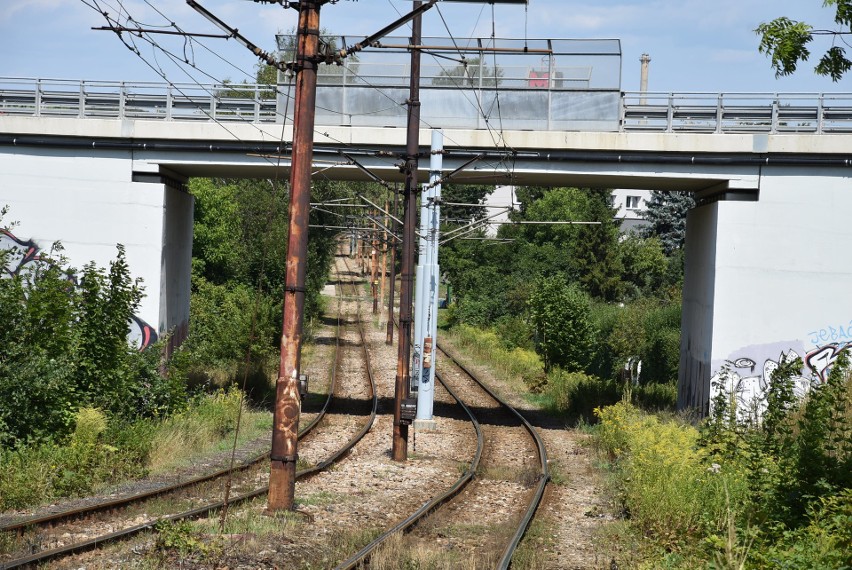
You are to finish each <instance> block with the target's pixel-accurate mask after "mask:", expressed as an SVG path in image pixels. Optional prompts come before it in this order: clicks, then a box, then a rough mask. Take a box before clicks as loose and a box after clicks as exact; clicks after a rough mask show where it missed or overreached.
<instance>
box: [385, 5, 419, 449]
mask: <svg viewBox="0 0 852 570" xmlns="http://www.w3.org/2000/svg"><path fill="white" fill-rule="evenodd" d="M412 4H413V9H414V10H417V9H418V8H420V6H421V5H422V2H421V1H420V0H414V1H413V3H412ZM422 23H423V21H422V17H421V16H420V15H419V14H418V15H417V16H415V18H414V20H412V22H411V44H412V45H413V46H419V45H420V43H421V30H422ZM409 87H410V88H409V96H408V130H407V144H406V147H405V155H406V157H405V195H404V196H403V206H402V207H403V210H404V218H403V222H402V227H403V237H402V284H401V287H400V292H399V343H398V344H399V351H398V357H397V363H396V389H395V390H394V410H393V449H392V453H391V458H392V459H393V460H394V461H405V460H406V459H407V458H408V424H407V423H404V422H403V421H402V400H403V398H405V397H406V396H407V395H408V383H409V376H410V366H411V301H412V297H413V295H412V293H413V289H414V286H413V285H414V237H415V232H414V224H415V220H416V219H417V211H416V210H417V196H416V195H415V191H416V190H417V166H418V161H417V155H418V153H419V151H420V144H419V143H420V50H419V49H418V48H417V47H415V48H413V49H412V50H411V78H410V85H409Z"/></svg>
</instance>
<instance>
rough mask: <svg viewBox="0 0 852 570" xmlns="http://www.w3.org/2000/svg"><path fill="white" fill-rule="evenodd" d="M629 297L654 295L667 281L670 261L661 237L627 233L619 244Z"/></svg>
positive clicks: (624, 279)
mask: <svg viewBox="0 0 852 570" xmlns="http://www.w3.org/2000/svg"><path fill="white" fill-rule="evenodd" d="M618 249H619V252H620V256H621V261H622V264H623V267H624V272H623V277H622V278H623V281H624V284H625V287H626V288H627V289H628V296H629V297H633V298H636V297H640V296H647V295H654V294H656V293H657V292H659V291H660V289H661V288H662V287H663V285H664V284H665V282H666V275H667V272H668V267H669V262H668V260H667V259H666V256H665V253H663V245H662V242H661V241H660V239H659V238H657V237H648V238H643V237H639V236H637V235H635V234H630V235H627V236H626V237H625V238H624V239H623V240H622V241H620V242H619V244H618Z"/></svg>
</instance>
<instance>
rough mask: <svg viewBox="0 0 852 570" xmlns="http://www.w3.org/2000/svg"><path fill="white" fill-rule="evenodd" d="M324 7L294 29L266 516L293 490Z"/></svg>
mask: <svg viewBox="0 0 852 570" xmlns="http://www.w3.org/2000/svg"><path fill="white" fill-rule="evenodd" d="M323 3H324V2H311V1H303V2H300V3H299V26H298V29H297V30H296V33H297V39H296V102H295V109H294V119H293V160H292V166H291V170H290V222H289V237H288V240H287V272H286V277H285V292H284V309H283V311H284V325H283V327H282V333H281V363H280V368H279V371H278V381H277V382H276V386H275V412H274V416H273V425H272V453H271V454H270V472H269V497H268V503H267V507H268V509H269V511H281V510H292V509H293V507H294V499H295V491H296V486H295V484H296V459H297V458H298V445H299V440H298V431H299V413H300V411H301V398H300V397H299V365H300V357H301V349H302V324H303V321H304V308H305V273H306V268H307V253H308V214H309V211H310V202H311V162H312V160H313V150H314V139H313V137H314V109H315V106H316V86H317V60H316V55H317V53H318V47H319V32H320V26H319V12H320V6H321V5H322V4H323Z"/></svg>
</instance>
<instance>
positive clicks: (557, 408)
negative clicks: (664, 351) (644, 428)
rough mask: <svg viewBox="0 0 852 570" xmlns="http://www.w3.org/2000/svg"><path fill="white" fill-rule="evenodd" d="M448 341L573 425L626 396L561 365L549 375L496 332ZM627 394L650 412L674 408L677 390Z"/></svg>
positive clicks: (459, 334) (655, 387)
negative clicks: (520, 386)
mask: <svg viewBox="0 0 852 570" xmlns="http://www.w3.org/2000/svg"><path fill="white" fill-rule="evenodd" d="M449 338H450V340H451V341H452V342H453V344H454V345H455V346H457V347H458V348H459V349H461V350H463V351H464V352H465V354H466V356H469V357H471V358H473V359H474V360H475V361H477V362H479V363H482V364H485V365H486V366H487V367H488V368H490V369H491V371H492V372H494V374H496V375H497V376H498V377H500V378H501V379H502V380H504V381H507V382H508V383H509V385H510V386H513V388H516V387H518V385H523V386H524V387H525V388H526V389H527V390H529V391H530V392H532V393H533V394H534V395H533V394H528V399H530V400H532V401H535V402H536V403H537V404H538V405H540V406H541V407H543V408H545V409H547V410H549V411H551V412H553V413H556V414H562V415H564V416H565V417H566V419H567V420H568V421H569V422H570V423H574V422H576V421H585V422H589V423H590V422H594V421H596V417H595V415H594V409H595V408H598V407H602V406H608V405H611V404H614V403H616V402H618V401H619V400H621V399H622V397H623V396H624V390H625V386H624V384H623V383H622V382H620V381H616V380H608V379H601V378H598V377H597V376H593V375H590V374H585V373H582V372H566V371H564V370H562V369H560V368H558V367H554V368H553V369H551V370H550V372H549V373H547V374H545V372H544V363H543V362H542V360H541V358H540V357H539V355H538V354H536V353H535V352H534V351H532V350H526V349H523V348H518V347H514V348H507V347H506V344H505V343H504V342H503V341H502V340H501V338H500V336H499V335H498V334H497V333H496V332H494V331H492V330H487V329H486V330H483V329H477V328H474V327H471V326H467V325H459V326H457V327H455V328H453V329H452V330H451V331H450V332H449ZM629 396H630V398H631V399H632V400H633V401H634V402H636V403H637V404H638V405H639V406H641V407H643V408H646V409H649V410H673V409H674V407H675V403H676V401H677V387H676V385H675V384H674V383H665V384H640V385H639V386H632V387H630V394H629Z"/></svg>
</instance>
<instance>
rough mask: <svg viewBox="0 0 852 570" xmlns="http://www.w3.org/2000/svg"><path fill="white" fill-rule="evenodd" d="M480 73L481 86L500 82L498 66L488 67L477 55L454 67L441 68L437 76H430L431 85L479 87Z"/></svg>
mask: <svg viewBox="0 0 852 570" xmlns="http://www.w3.org/2000/svg"><path fill="white" fill-rule="evenodd" d="M480 74H481V75H482V86H483V87H496V86H498V85H500V83H501V82H502V77H503V70H502V69H500V67H499V66H495V67H490V66H488V65H487V64H485V63H484V62H483V61H482V60H481V59H480V58H479V57H472V58H470V59H465V60H464V61H462V63H460V64H458V65H457V66H455V67H452V68H450V69H442V70H441V72H440V73H439V74H438V76H437V77H434V78H432V85H439V86H447V87H479V83H480V77H479V76H480Z"/></svg>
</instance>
